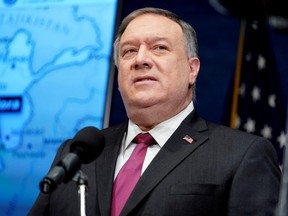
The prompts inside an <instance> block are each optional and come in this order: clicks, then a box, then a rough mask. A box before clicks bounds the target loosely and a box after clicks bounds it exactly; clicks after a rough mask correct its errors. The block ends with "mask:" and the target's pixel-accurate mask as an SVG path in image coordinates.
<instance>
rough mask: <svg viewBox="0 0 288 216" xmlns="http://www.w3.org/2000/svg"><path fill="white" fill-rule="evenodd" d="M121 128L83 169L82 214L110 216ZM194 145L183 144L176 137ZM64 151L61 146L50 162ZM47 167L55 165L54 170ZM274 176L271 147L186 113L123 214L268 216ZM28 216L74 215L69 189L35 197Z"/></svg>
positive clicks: (108, 134) (275, 189) (72, 187)
mask: <svg viewBox="0 0 288 216" xmlns="http://www.w3.org/2000/svg"><path fill="white" fill-rule="evenodd" d="M126 129H127V123H125V124H122V125H119V126H115V127H112V128H108V129H105V130H103V133H104V135H105V138H106V144H105V148H104V150H103V152H102V154H101V155H100V156H99V157H98V159H96V161H94V162H92V163H90V164H87V165H82V168H81V169H82V171H83V172H85V173H86V174H87V175H88V178H89V180H88V186H89V189H88V197H87V215H88V216H90V215H91V216H92V215H93V216H95V215H102V216H109V215H110V205H111V194H112V187H113V177H114V169H115V164H116V160H117V156H118V151H119V147H120V145H121V140H122V137H123V134H124V132H125V131H126ZM185 135H189V136H190V137H192V138H193V140H194V141H193V142H192V143H191V144H190V143H189V142H187V141H185V140H184V139H183V137H185ZM68 151H69V142H67V143H65V144H63V145H62V146H61V147H60V149H59V151H58V153H57V156H56V158H55V162H57V161H59V160H60V159H61V157H63V156H64V155H65V154H66V153H67V152H68ZM55 162H54V163H55ZM279 185H280V170H279V166H278V162H277V156H276V154H275V150H274V148H273V146H272V145H271V143H269V142H268V141H267V140H265V139H264V138H260V137H256V136H253V135H250V134H247V133H244V132H240V131H236V130H233V129H230V128H228V127H224V126H219V125H216V124H212V123H208V122H206V121H205V120H203V119H201V118H200V117H198V115H197V114H196V113H195V111H194V112H192V113H191V114H190V115H189V116H188V117H187V118H186V119H185V120H184V121H183V122H182V124H181V125H180V126H179V128H178V129H177V130H176V132H175V133H174V134H173V135H172V136H171V138H170V139H169V140H168V141H167V143H166V144H165V145H164V146H163V148H162V149H161V150H160V152H159V153H158V154H157V156H156V157H155V158H154V160H153V161H152V162H151V164H150V165H149V167H148V168H147V169H146V171H145V172H144V173H143V175H142V177H141V178H140V180H139V182H138V183H137V185H136V186H135V188H134V191H133V192H132V194H131V196H130V198H129V199H128V201H127V203H126V205H125V206H124V209H123V211H122V213H121V216H124V215H145V216H148V215H151V216H152V215H157V216H164V215H171V216H172V215H173V216H175V215H181V216H185V215H193V216H206V215H211V216H217V215H221V216H225V215H230V216H236V215H239V216H246V215H247V216H248V215H249V216H250V215H251V216H260V215H274V211H275V206H276V204H277V200H278V194H279V187H280V186H279ZM30 215H37V216H40V215H57V216H65V215H67V216H68V215H69V216H72V215H80V214H79V210H78V195H77V187H76V184H75V183H74V182H73V181H71V182H69V183H67V184H64V183H63V184H61V185H60V186H59V187H58V188H57V189H56V191H54V192H53V193H52V194H51V195H45V194H40V195H39V197H38V199H37V200H36V202H35V204H34V206H33V208H32V209H31V212H30Z"/></svg>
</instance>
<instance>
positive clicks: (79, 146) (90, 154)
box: [70, 126, 105, 163]
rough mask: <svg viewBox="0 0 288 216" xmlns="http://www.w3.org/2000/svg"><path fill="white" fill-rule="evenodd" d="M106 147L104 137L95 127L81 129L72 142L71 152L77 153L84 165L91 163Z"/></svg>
mask: <svg viewBox="0 0 288 216" xmlns="http://www.w3.org/2000/svg"><path fill="white" fill-rule="evenodd" d="M104 145H105V138H104V135H103V134H102V133H101V131H100V130H98V129H97V128H95V127H91V126H89V127H85V128H83V129H81V130H80V131H79V132H78V133H77V134H76V135H75V136H74V138H73V139H72V140H71V145H70V152H75V151H77V155H78V156H79V157H80V160H81V161H82V163H90V162H92V161H93V160H95V159H96V158H97V157H98V156H99V155H100V153H101V152H102V150H103V148H104Z"/></svg>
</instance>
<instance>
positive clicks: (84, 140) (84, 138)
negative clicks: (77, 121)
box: [40, 127, 105, 194]
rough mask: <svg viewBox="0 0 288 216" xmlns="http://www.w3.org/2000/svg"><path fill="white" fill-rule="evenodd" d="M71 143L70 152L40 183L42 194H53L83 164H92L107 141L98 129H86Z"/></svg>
mask: <svg viewBox="0 0 288 216" xmlns="http://www.w3.org/2000/svg"><path fill="white" fill-rule="evenodd" d="M69 142H70V143H71V144H70V152H69V153H68V154H67V155H66V156H65V157H64V158H63V159H62V160H61V161H59V162H58V163H57V164H56V166H54V167H53V168H52V169H51V170H50V172H49V173H48V174H47V176H46V177H45V178H44V179H43V180H42V181H41V182H40V190H41V192H43V193H46V194H47V193H51V192H52V191H54V190H55V189H56V188H57V185H59V184H60V183H62V182H64V183H67V182H68V181H70V180H71V178H72V177H73V176H74V175H75V174H76V172H77V171H78V170H79V169H80V167H81V164H82V163H83V164H87V163H90V162H92V161H93V160H95V159H96V158H97V157H98V156H99V155H100V153H101V152H102V150H103V148H104V144H105V139H104V136H103V134H102V133H101V132H100V131H99V130H98V129H97V128H95V127H85V128H83V129H81V130H80V131H79V132H78V133H77V134H76V135H75V136H74V138H73V139H72V140H70V141H69Z"/></svg>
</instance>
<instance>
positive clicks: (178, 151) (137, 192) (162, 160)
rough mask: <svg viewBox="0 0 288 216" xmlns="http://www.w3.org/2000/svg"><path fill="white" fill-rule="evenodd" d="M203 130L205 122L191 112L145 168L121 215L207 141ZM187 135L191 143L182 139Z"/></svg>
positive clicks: (205, 127)
mask: <svg viewBox="0 0 288 216" xmlns="http://www.w3.org/2000/svg"><path fill="white" fill-rule="evenodd" d="M205 130H207V126H206V123H205V121H204V120H202V119H200V118H198V116H197V114H196V113H195V112H192V113H191V114H190V115H189V116H188V117H187V118H186V119H185V120H184V121H183V122H182V123H181V125H180V126H179V128H178V129H177V130H176V132H175V133H174V134H173V135H172V136H171V137H170V138H169V140H168V141H167V142H166V144H165V145H164V146H163V147H162V149H161V150H160V151H159V153H158V154H157V155H156V157H155V158H154V159H153V161H152V162H151V164H150V165H149V166H148V167H147V169H146V170H145V172H144V173H143V175H142V177H141V178H140V180H139V181H138V183H137V185H136V186H135V188H134V190H133V192H132V194H131V195H130V197H129V199H128V201H127V203H126V205H125V206H124V208H123V210H122V213H121V215H127V214H128V213H129V212H130V211H131V210H132V209H133V208H135V207H136V206H137V204H138V203H139V202H140V201H141V200H142V199H144V198H145V196H146V195H147V194H148V193H149V192H150V191H151V190H153V188H155V187H156V186H157V184H159V183H160V182H161V181H162V179H163V178H165V176H166V175H168V174H169V172H171V171H172V170H173V169H174V168H175V167H176V166H178V165H179V164H180V163H181V162H182V161H183V160H184V159H185V158H186V157H188V156H189V155H190V154H191V153H192V152H194V151H195V150H196V149H197V148H198V147H199V146H201V145H202V144H203V143H204V142H205V141H206V140H207V139H208V137H207V136H205V135H203V134H201V132H202V131H205ZM187 135H188V138H189V137H191V138H192V139H193V141H192V142H191V140H187V139H183V138H184V137H185V136H186V137H187ZM190 142H191V143H190Z"/></svg>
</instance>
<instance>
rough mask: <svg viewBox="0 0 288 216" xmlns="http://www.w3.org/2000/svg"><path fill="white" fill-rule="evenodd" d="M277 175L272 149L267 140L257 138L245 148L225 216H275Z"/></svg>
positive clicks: (279, 174) (277, 166)
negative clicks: (226, 215)
mask: <svg viewBox="0 0 288 216" xmlns="http://www.w3.org/2000/svg"><path fill="white" fill-rule="evenodd" d="M280 176H281V172H280V168H279V164H278V160H277V155H276V152H275V149H274V147H273V146H272V144H271V143H270V142H268V141H267V140H266V139H264V138H256V139H255V140H254V141H253V143H252V144H251V146H250V148H248V149H247V151H246V153H245V155H244V156H243V158H242V160H241V163H240V164H239V166H238V168H237V170H236V173H235V175H234V178H233V180H232V184H231V190H230V199H229V206H228V215H229V216H242V215H245V216H264V215H267V216H268V215H271V216H272V215H274V214H275V207H276V205H277V202H278V196H279V189H280Z"/></svg>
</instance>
